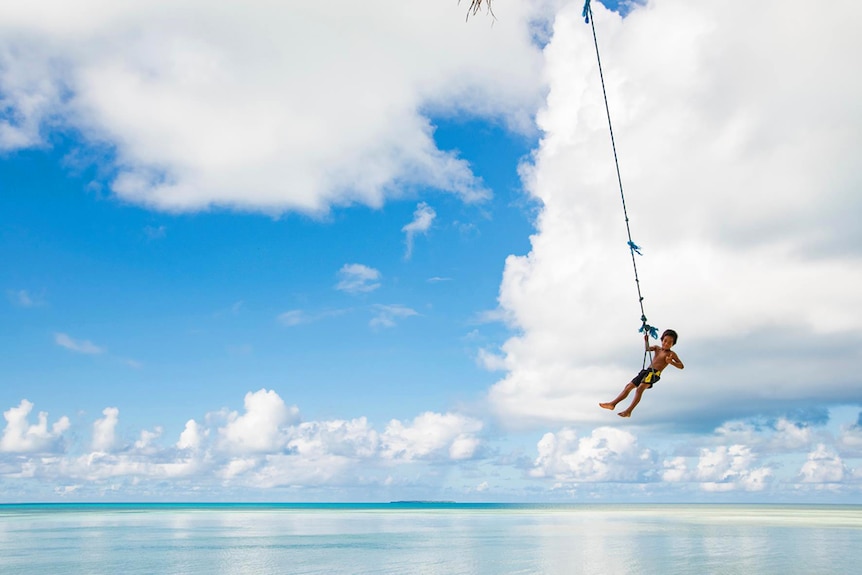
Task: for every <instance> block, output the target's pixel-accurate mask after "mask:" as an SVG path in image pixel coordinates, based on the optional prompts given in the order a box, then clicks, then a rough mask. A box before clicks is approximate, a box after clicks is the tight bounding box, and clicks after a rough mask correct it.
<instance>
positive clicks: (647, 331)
mask: <svg viewBox="0 0 862 575" xmlns="http://www.w3.org/2000/svg"><path fill="white" fill-rule="evenodd" d="M641 322H642V323H643V325H641V328H640V329H639V330H638V332H639V333H642V334H644V335H648V336H650V337H651V338H653V339H658V328H657V327H653V326H651V325H650V324H648V323H647V318H646V316H645V315H642V316H641Z"/></svg>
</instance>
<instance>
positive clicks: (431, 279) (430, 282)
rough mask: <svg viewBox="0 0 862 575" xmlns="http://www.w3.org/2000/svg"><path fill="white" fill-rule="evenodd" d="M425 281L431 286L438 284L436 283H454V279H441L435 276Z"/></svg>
mask: <svg viewBox="0 0 862 575" xmlns="http://www.w3.org/2000/svg"><path fill="white" fill-rule="evenodd" d="M425 281H427V282H428V283H429V284H436V283H440V282H450V281H452V278H441V277H437V276H434V277H433V278H428V279H427V280H425Z"/></svg>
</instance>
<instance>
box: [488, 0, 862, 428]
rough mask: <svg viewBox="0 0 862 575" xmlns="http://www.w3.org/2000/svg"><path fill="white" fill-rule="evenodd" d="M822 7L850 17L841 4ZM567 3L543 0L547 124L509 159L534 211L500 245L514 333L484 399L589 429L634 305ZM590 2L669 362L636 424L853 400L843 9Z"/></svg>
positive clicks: (579, 42) (589, 50)
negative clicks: (814, 16)
mask: <svg viewBox="0 0 862 575" xmlns="http://www.w3.org/2000/svg"><path fill="white" fill-rule="evenodd" d="M804 6H805V5H804V3H803V2H801V1H799V0H794V1H792V2H790V3H789V4H788V3H785V4H784V5H782V9H783V10H787V11H788V13H790V12H794V11H797V10H804ZM836 9H838V10H841V11H842V13H843V14H845V15H848V16H849V15H859V16H862V8H860V6H859V5H856V4H854V3H851V2H842V3H841V6H840V8H839V7H836ZM580 10H581V7H580V6H579V5H575V4H569V5H566V6H565V7H563V8H562V9H561V10H560V12H559V14H558V17H557V18H556V20H555V24H554V35H553V38H552V40H551V41H550V43H549V44H548V45H547V47H546V48H545V56H546V60H545V62H546V65H545V69H544V73H545V74H546V76H547V77H548V79H549V84H550V93H549V96H548V101H547V105H546V106H545V107H544V108H543V109H542V110H540V112H539V114H538V116H537V122H538V124H539V126H540V128H541V129H542V131H543V136H542V140H541V144H540V146H539V149H538V150H537V151H536V152H535V154H534V155H533V157H532V159H531V161H530V162H528V163H526V164H525V165H524V166H522V170H521V171H522V174H523V178H524V182H525V185H526V186H527V189H528V191H529V193H530V195H531V196H532V197H533V198H535V199H536V200H538V201H539V202H541V206H542V208H541V211H540V213H539V215H538V218H537V220H536V233H535V234H534V235H533V236H532V237H531V249H530V252H529V253H528V254H526V255H521V256H516V255H512V256H510V257H508V258H507V260H506V266H505V270H504V274H503V280H502V283H501V286H500V293H499V305H500V308H501V313H500V315H501V317H503V318H505V320H506V321H507V323H508V324H509V325H511V326H512V327H513V329H514V330H515V332H516V335H514V336H513V337H511V338H510V339H509V340H508V341H506V342H505V343H504V344H503V345H502V346H501V349H500V353H501V354H502V355H504V356H505V358H506V365H507V366H508V372H507V373H506V374H505V376H504V377H503V378H501V379H500V381H498V382H497V383H496V384H495V385H494V386H493V387H492V388H491V389H490V391H489V394H488V398H489V401H490V403H491V404H492V406H493V408H494V409H495V411H496V412H497V413H498V415H499V416H500V418H501V420H503V421H505V422H507V423H508V424H509V425H512V426H537V427H538V426H548V425H583V424H587V423H589V424H593V425H601V424H603V422H606V421H607V417H608V416H609V415H610V413H608V412H602V411H601V410H599V409H598V408H597V407H596V403H597V402H599V401H606V400H608V399H609V398H611V397H613V396H614V395H616V394H617V393H618V392H619V390H620V389H621V388H622V387H623V385H624V384H625V383H626V382H628V381H629V380H631V378H632V377H633V376H634V375H635V374H636V373H637V371H638V369H639V368H640V360H641V355H642V351H641V350H642V348H640V346H641V345H642V343H641V342H640V340H639V335H638V334H637V331H636V330H637V328H638V327H639V325H640V316H641V312H640V308H639V305H638V301H637V292H636V290H635V285H634V277H633V273H632V272H633V270H632V262H631V255H630V253H629V251H628V249H627V247H626V239H627V238H626V229H625V222H624V218H623V214H622V208H621V205H620V197H619V189H618V185H617V181H616V172H615V169H614V163H613V157H612V152H611V149H610V145H609V141H608V126H607V121H606V116H605V110H604V102H603V100H602V91H601V87H600V81H599V77H598V70H597V66H596V59H595V51H594V47H593V45H592V44H593V39H592V35H591V33H590V28H589V26H586V25H585V24H584V23H583V20H582V18H581V16H580ZM593 10H594V12H595V24H596V28H597V33H598V35H599V42H600V45H601V50H602V54H601V56H602V63H603V66H604V71H605V80H606V84H607V88H608V98H609V104H610V108H611V112H612V118H613V121H614V134H615V136H616V138H617V149H618V152H619V155H620V161H621V169H622V173H623V178H624V183H625V190H626V205H627V210H628V215H629V216H630V218H631V222H630V223H631V229H632V234H633V239H634V241H635V242H636V243H637V244H639V245H640V246H642V247H643V253H644V256H643V257H640V256H637V265H638V274H639V279H640V285H641V288H642V290H643V294H644V296H645V299H644V305H645V309H646V312H647V316H648V318H649V321H650V323H653V324H655V325H658V326H660V327H661V328H663V329H664V328H667V327H672V328H675V329H676V330H677V331H678V332H679V333H680V340H679V344H678V345H677V348H676V349H677V351H678V352H679V354H680V356H681V357H682V358H683V361H685V362H686V369H685V371H682V372H678V371H676V370H669V371H667V372H666V373H665V375H664V376H663V377H662V381H661V382H660V383H659V384H658V385H656V386H655V388H654V389H651V390H649V391H648V392H647V393H646V394H645V395H644V398H643V401H642V402H641V404H640V405H639V406H638V409H637V411H636V412H635V418H636V420H637V422H639V423H646V424H661V423H665V422H673V423H674V424H676V425H677V426H680V425H685V426H691V427H694V426H705V425H706V426H711V425H715V424H717V423H718V422H721V421H725V420H729V419H734V418H740V417H747V416H750V415H752V414H755V413H776V412H786V411H789V410H791V409H794V408H797V407H802V406H808V405H812V406H815V407H817V406H819V407H822V406H824V405H828V404H830V403H831V404H835V403H847V402H853V401H855V399H854V393H855V388H854V380H853V379H852V378H851V376H850V375H849V374H852V373H854V370H855V368H854V366H855V365H858V363H859V360H860V359H862V354H860V349H862V265H860V262H862V251H860V248H859V246H862V241H860V240H862V236H860V233H862V228H860V227H859V226H858V225H855V224H853V223H852V222H851V219H850V216H849V214H851V213H862V196H859V195H858V194H853V193H851V190H855V189H858V188H859V184H860V182H862V169H860V167H859V164H858V162H857V160H856V158H855V156H854V154H853V153H852V152H851V150H855V149H857V148H858V137H857V135H858V134H859V133H862V109H860V107H859V106H858V102H859V101H860V99H862V79H860V77H858V75H854V76H852V77H848V76H847V74H846V70H847V69H848V67H852V61H851V59H850V54H851V53H854V51H855V52H858V51H859V50H862V38H860V37H859V35H858V34H855V33H854V32H853V28H852V26H853V25H852V24H851V22H853V21H854V19H853V18H852V16H851V17H850V18H842V19H841V22H839V23H836V24H835V25H834V26H833V24H832V23H828V22H826V21H823V22H818V23H815V24H814V25H810V23H808V22H805V21H802V20H799V19H782V20H781V21H780V22H776V21H775V13H774V10H771V9H770V7H768V6H766V5H757V6H755V7H752V5H751V4H750V3H747V2H742V1H732V2H718V1H707V2H701V3H698V5H697V7H693V6H692V5H691V3H689V2H685V1H684V0H654V1H653V2H650V3H649V6H648V7H643V8H634V9H633V10H632V11H631V12H630V13H629V15H628V16H627V17H626V18H625V19H621V18H620V17H619V15H617V14H614V13H610V12H608V11H607V10H605V9H604V8H603V7H602V6H600V5H598V4H597V3H594V5H593ZM740 10H743V11H744V12H745V14H746V17H745V19H744V20H745V21H744V22H740V21H739V19H738V18H737V17H736V15H737V14H738V13H739V11H740ZM764 34H766V38H768V41H767V42H764ZM802 35H804V36H805V37H806V38H808V39H809V40H810V41H811V45H813V46H815V48H813V49H812V48H811V46H810V45H809V44H808V42H806V43H800V42H799V41H798V38H799V37H800V36H802ZM839 38H840V39H841V40H839ZM847 42H850V44H847ZM764 70H767V71H768V72H765V73H764ZM824 102H828V105H824ZM799 110H811V111H814V110H816V113H811V114H801V115H800V114H799ZM857 395H858V394H857ZM789 431H792V430H790V429H788V432H789Z"/></svg>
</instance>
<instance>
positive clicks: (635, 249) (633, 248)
mask: <svg viewBox="0 0 862 575" xmlns="http://www.w3.org/2000/svg"><path fill="white" fill-rule="evenodd" d="M581 15H582V16H583V17H584V22H585V23H587V24H589V25H590V27H591V28H592V30H593V44H595V46H596V61H597V62H598V64H599V78H600V79H601V81H602V96H603V97H604V99H605V112H606V113H607V116H608V130H609V131H610V134H611V148H612V149H613V151H614V165H615V166H616V168H617V182H619V185H620V199H621V200H622V203H623V216H624V217H625V220H626V234H628V238H629V241H628V246H629V252H631V255H632V268H634V272H635V286H636V287H637V290H638V304H639V305H640V308H641V328H640V330H638V331H639V332H641V333H643V334H646V335H649V336H651V337H652V338H653V339H658V329H657V328H655V327H653V326H651V325H650V324H649V323H647V318H646V313H645V312H644V297H643V294H641V282H640V279H638V265H637V262H636V261H635V254H637V255H639V256H640V255H643V254H642V253H641V251H640V250H641V248H640V246H639V245H637V244H636V243H634V242H633V241H632V230H631V227H630V226H629V215H628V212H627V211H626V196H625V194H624V193H623V178H622V176H621V175H620V160H619V157H618V156H617V144H616V141H615V140H614V127H613V125H612V124H611V109H610V106H608V92H607V90H606V89H605V76H604V73H603V72H602V58H601V56H599V41H598V39H597V38H596V25H595V22H593V17H592V16H593V9H592V8H591V7H590V0H586V1H585V2H584V11H583V12H582V13H581ZM644 365H646V357H644Z"/></svg>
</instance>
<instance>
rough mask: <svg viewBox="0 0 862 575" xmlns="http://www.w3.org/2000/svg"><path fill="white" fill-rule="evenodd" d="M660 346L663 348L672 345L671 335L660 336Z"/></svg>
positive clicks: (668, 347)
mask: <svg viewBox="0 0 862 575" xmlns="http://www.w3.org/2000/svg"><path fill="white" fill-rule="evenodd" d="M661 346H662V348H663V349H670V348H672V347H673V337H672V336H669V335H666V336H664V337H663V338H661Z"/></svg>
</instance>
